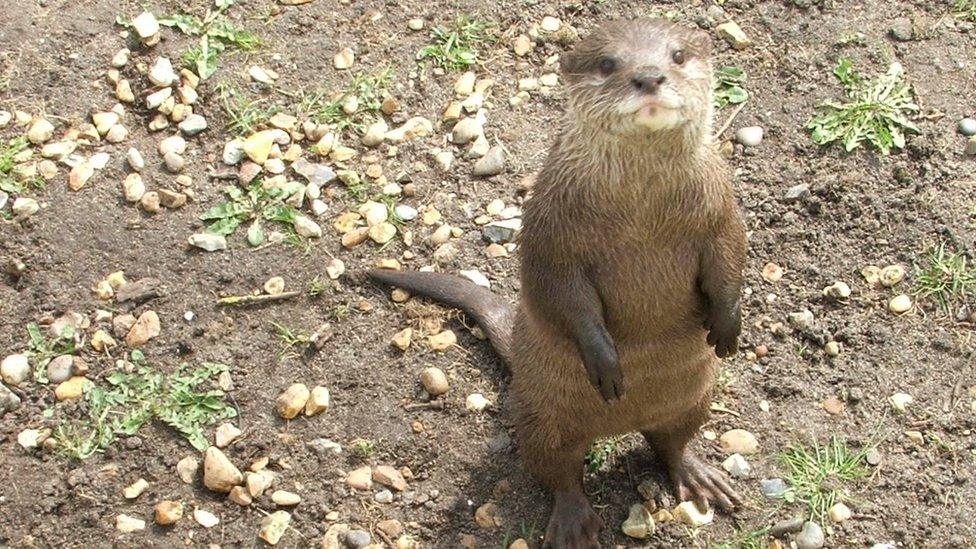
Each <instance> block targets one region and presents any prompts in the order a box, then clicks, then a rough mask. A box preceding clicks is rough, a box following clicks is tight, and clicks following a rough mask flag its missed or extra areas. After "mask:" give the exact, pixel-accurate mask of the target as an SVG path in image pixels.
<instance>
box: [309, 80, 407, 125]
mask: <svg viewBox="0 0 976 549" xmlns="http://www.w3.org/2000/svg"><path fill="white" fill-rule="evenodd" d="M392 75H393V71H392V69H390V68H389V67H388V68H385V69H383V70H381V71H379V72H377V73H374V74H363V73H360V74H357V75H356V76H355V77H353V80H352V82H351V83H350V84H349V86H347V87H346V89H345V90H343V91H342V92H341V93H338V94H335V93H331V92H328V91H326V90H318V91H316V92H315V93H310V94H306V93H304V92H303V93H300V94H299V96H298V97H299V106H298V112H299V113H301V114H302V117H303V118H308V119H310V120H314V121H315V122H318V123H320V124H332V125H334V126H335V127H336V129H338V130H339V131H342V130H345V129H348V128H352V129H354V130H356V131H357V132H360V133H362V132H364V131H365V130H366V124H365V122H364V121H365V120H367V119H371V118H375V117H376V116H378V113H379V112H380V107H381V106H382V105H383V98H384V97H385V95H386V89H387V88H388V87H389V85H390V78H391V77H392ZM352 98H354V99H355V102H356V104H357V107H356V110H355V111H354V112H352V113H347V112H346V111H345V110H344V108H343V107H344V105H346V103H347V102H348V101H349V100H350V99H352Z"/></svg>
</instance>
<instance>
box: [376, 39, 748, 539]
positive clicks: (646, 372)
mask: <svg viewBox="0 0 976 549" xmlns="http://www.w3.org/2000/svg"><path fill="white" fill-rule="evenodd" d="M641 40H643V41H646V42H647V45H644V44H643V43H642V42H639V41H641ZM635 43H637V44H638V45H637V46H635ZM675 44H678V46H675ZM674 47H683V48H685V50H686V52H687V53H688V55H689V56H691V60H689V61H687V62H685V63H684V64H683V65H682V66H681V67H679V68H678V69H675V70H671V69H668V70H666V71H665V74H667V77H668V82H667V83H666V84H667V85H671V86H673V89H674V90H677V92H678V93H680V94H681V95H682V96H683V98H684V100H685V101H684V106H683V107H682V111H681V113H682V114H681V116H682V119H683V120H684V123H682V124H681V125H679V126H677V127H675V128H672V129H661V130H657V131H653V132H648V131H645V130H642V129H641V128H639V127H634V126H633V125H632V124H630V122H629V119H628V118H627V117H626V116H624V117H620V116H619V115H617V114H615V112H614V111H613V109H614V108H615V107H616V106H617V105H620V104H622V102H626V101H630V100H632V99H633V95H632V94H633V90H632V89H630V88H628V85H629V84H630V82H631V77H632V75H633V74H636V73H639V72H640V71H643V70H651V69H653V70H658V69H659V68H660V65H665V64H666V61H667V60H669V59H670V56H671V53H670V51H671V50H669V49H668V48H674ZM707 54H708V49H707V41H705V40H703V39H702V38H701V36H700V35H698V34H695V33H692V32H691V31H688V30H685V29H681V28H677V27H672V26H670V24H668V23H662V22H649V21H638V22H626V23H625V22H621V23H612V24H608V25H606V26H604V27H603V28H601V29H599V30H597V31H596V32H595V33H594V34H592V35H591V36H590V37H588V38H587V39H586V40H584V41H583V42H582V43H581V44H580V45H579V46H578V47H577V48H576V50H575V51H574V52H573V53H570V54H568V55H567V56H566V57H565V58H564V59H563V69H564V77H565V78H566V81H567V83H568V85H569V88H570V97H571V99H570V101H571V108H570V109H569V112H568V115H567V118H566V123H565V124H564V127H563V128H562V132H561V134H560V136H559V138H558V139H557V140H556V142H555V143H554V145H553V147H552V149H551V150H550V153H549V158H548V160H547V161H546V163H545V165H544V168H543V169H542V170H541V172H540V174H539V177H538V181H537V183H536V187H535V193H534V195H533V196H532V198H531V199H530V200H528V201H527V203H526V206H525V215H524V231H523V233H522V235H521V238H520V254H521V259H522V264H521V276H520V278H521V283H522V291H521V296H520V302H519V307H518V308H517V312H515V313H514V315H513V314H511V313H505V314H501V313H497V314H495V315H494V316H493V317H492V318H499V319H504V320H505V321H506V322H511V320H512V319H513V318H514V327H513V328H506V329H504V330H499V329H498V327H497V326H492V330H493V331H494V332H496V333H499V332H500V333H501V334H502V335H501V336H498V335H496V336H495V337H493V338H492V340H493V342H495V344H496V347H500V348H501V349H502V350H503V354H504V355H505V357H506V360H507V361H508V362H509V363H510V367H511V370H512V387H511V390H512V391H513V393H514V399H513V400H514V401H515V403H516V410H515V424H516V429H517V435H518V436H517V440H518V443H519V448H520V452H521V455H522V457H523V461H524V463H525V466H526V468H527V469H528V470H530V471H531V472H532V473H533V474H534V475H535V476H536V477H537V478H539V480H540V481H542V482H543V483H544V484H546V485H547V486H548V487H549V488H551V489H552V490H554V491H555V492H556V504H555V509H554V511H553V518H552V520H551V521H550V525H549V530H548V532H547V534H546V543H547V545H551V546H557V547H586V546H590V545H592V544H593V543H594V542H595V536H596V532H597V531H598V529H599V525H600V520H599V518H598V517H597V516H596V515H595V514H594V513H593V512H592V510H591V509H590V508H589V504H588V503H587V502H586V500H585V496H583V491H582V472H583V466H582V460H583V456H584V455H585V452H586V450H587V449H588V447H589V446H590V444H591V443H592V442H593V440H594V439H596V438H599V437H606V436H611V435H616V434H621V433H627V432H633V431H640V432H642V433H644V434H645V436H646V437H647V439H648V442H649V443H650V444H651V446H652V447H654V448H655V450H656V451H657V453H658V454H659V456H660V457H661V458H662V460H663V461H664V462H665V465H666V466H667V467H668V469H669V471H670V473H671V475H672V478H673V479H674V481H675V483H676V485H677V486H678V488H679V494H680V495H681V496H682V497H686V496H689V495H690V496H692V497H695V498H696V499H699V500H705V499H714V500H715V501H718V502H720V503H722V502H723V501H724V502H728V501H729V500H730V499H731V500H732V501H735V496H734V494H733V493H732V492H731V489H725V488H727V487H725V486H723V483H724V481H722V480H721V479H720V478H719V477H716V476H715V475H716V473H715V472H714V471H712V470H710V469H708V468H707V467H705V466H703V465H702V464H700V463H699V462H698V461H697V460H695V459H694V458H693V456H691V455H690V454H688V453H687V450H686V448H685V446H686V444H687V442H688V441H689V440H690V439H691V438H692V437H693V436H694V433H695V432H696V431H697V429H698V428H699V427H700V426H701V424H702V423H703V422H704V421H705V420H706V419H707V417H708V405H709V401H710V393H709V392H710V388H711V387H712V385H713V367H714V364H715V362H716V357H715V351H713V348H712V345H710V343H712V344H716V343H717V344H718V345H719V349H721V351H720V352H722V353H727V352H731V351H733V350H734V346H735V337H736V336H737V335H738V293H739V288H740V286H741V282H742V279H741V271H742V266H743V263H744V258H745V242H746V239H745V230H744V226H743V223H742V219H741V216H740V214H739V212H738V207H737V205H736V202H735V198H734V196H733V194H732V189H731V187H730V185H729V183H728V169H727V167H726V165H725V162H724V161H723V160H722V159H721V157H720V156H719V155H718V153H717V151H716V150H715V147H714V146H713V145H712V144H711V142H710V138H709V132H710V122H711V120H710V119H711V80H710V74H711V67H710V64H709V62H708V59H707ZM606 55H613V56H616V59H617V60H618V61H619V63H618V64H619V65H620V66H621V67H622V68H621V69H620V70H619V71H615V72H614V74H613V75H611V76H610V77H606V78H605V77H603V76H600V75H599V73H596V76H594V74H595V73H594V70H596V69H594V66H595V65H596V64H597V62H598V61H597V60H598V59H600V58H601V56H606ZM648 61H649V62H648ZM692 63H695V64H694V65H693V64H692ZM651 65H656V66H652V67H651V69H648V66H651ZM702 74H707V75H708V76H707V77H702ZM685 75H687V76H685ZM662 93H664V91H662ZM375 276H377V277H378V278H381V279H383V280H386V281H387V282H390V283H393V284H396V285H400V286H405V287H407V288H412V289H414V290H418V289H419V290H420V292H421V293H424V294H428V295H429V294H431V293H436V292H432V291H431V288H429V287H428V288H426V289H425V288H419V287H418V282H417V280H418V278H419V277H423V273H420V274H413V273H379V274H375ZM453 284H454V288H453V289H450V291H449V292H448V290H445V289H444V288H443V285H442V291H441V293H442V294H443V293H444V292H448V293H452V292H453V293H455V294H456V293H457V292H458V291H459V290H458V288H462V289H463V290H464V291H472V292H477V293H479V295H481V293H480V291H475V290H472V289H471V288H470V286H459V285H458V283H457V282H456V281H455V282H453ZM425 290H426V291H425ZM440 297H441V299H443V298H444V296H443V295H441V296H440ZM479 299H480V300H482V301H484V299H485V297H484V296H483V295H481V297H480V298H479ZM450 302H451V303H452V304H454V305H456V306H461V307H462V308H467V309H469V310H472V309H473V310H477V307H475V306H469V305H470V304H468V303H466V301H465V299H463V298H457V297H455V298H454V299H453V300H451V301H450ZM496 306H497V307H499V308H505V307H504V306H503V305H500V304H498V303H496ZM506 310H507V309H506ZM479 314H480V315H481V316H482V317H484V316H486V315H485V313H484V312H481V313H479ZM489 316H490V315H489ZM709 328H711V330H712V337H711V338H710V337H709ZM599 334H608V336H609V339H610V340H611V342H610V347H609V350H607V346H606V344H605V341H603V340H601V339H600V337H599ZM590 336H593V337H590ZM588 349H590V350H593V349H595V351H594V352H595V353H596V355H600V353H601V352H604V354H603V355H600V356H603V359H594V361H593V363H594V364H596V365H597V366H596V369H597V371H598V372H601V374H600V375H604V377H601V378H600V379H602V380H604V383H609V384H610V386H611V389H610V390H609V392H604V390H605V389H606V385H600V384H598V383H597V381H594V376H593V375H592V372H590V370H588V368H589V366H587V365H585V364H584V362H585V360H584V359H581V356H587V355H586V352H587V350H588ZM614 350H615V352H616V354H615V355H614V353H613V351H614ZM614 359H617V360H614ZM584 366H587V367H584ZM588 372H590V373H589V374H588ZM608 372H609V373H608ZM607 379H610V381H609V382H606V380H607ZM621 380H622V381H621ZM594 385H597V387H595V386H594ZM601 395H602V396H601ZM608 398H609V399H610V400H612V401H613V402H607V399H608ZM724 496H727V498H726V499H724V500H723V497H724Z"/></svg>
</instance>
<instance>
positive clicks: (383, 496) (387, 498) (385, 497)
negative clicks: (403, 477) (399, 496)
mask: <svg viewBox="0 0 976 549" xmlns="http://www.w3.org/2000/svg"><path fill="white" fill-rule="evenodd" d="M373 499H374V500H375V501H376V503H393V492H391V491H389V490H380V491H379V492H376V494H375V495H374V496H373Z"/></svg>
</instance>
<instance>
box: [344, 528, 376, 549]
mask: <svg viewBox="0 0 976 549" xmlns="http://www.w3.org/2000/svg"><path fill="white" fill-rule="evenodd" d="M371 541H372V538H371V537H370V535H369V532H367V531H365V530H349V531H348V532H347V533H346V546H347V547H349V549H362V548H363V547H366V546H367V545H369V544H370V542H371Z"/></svg>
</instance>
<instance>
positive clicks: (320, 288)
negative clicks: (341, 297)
mask: <svg viewBox="0 0 976 549" xmlns="http://www.w3.org/2000/svg"><path fill="white" fill-rule="evenodd" d="M326 287H327V286H326V284H325V282H323V281H322V279H321V278H320V277H319V276H318V275H316V276H315V278H313V279H312V280H310V281H309V283H308V287H307V288H306V290H305V293H307V294H308V297H319V296H320V295H322V294H323V293H325V289H326Z"/></svg>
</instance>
